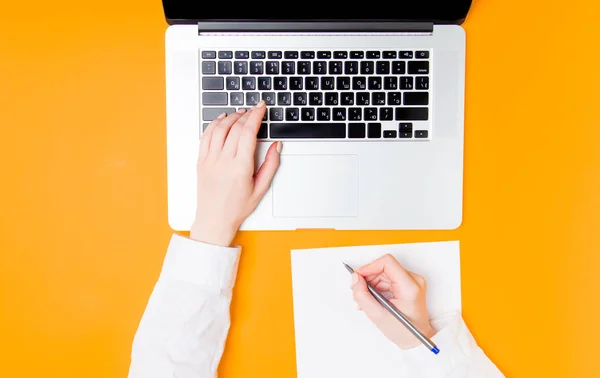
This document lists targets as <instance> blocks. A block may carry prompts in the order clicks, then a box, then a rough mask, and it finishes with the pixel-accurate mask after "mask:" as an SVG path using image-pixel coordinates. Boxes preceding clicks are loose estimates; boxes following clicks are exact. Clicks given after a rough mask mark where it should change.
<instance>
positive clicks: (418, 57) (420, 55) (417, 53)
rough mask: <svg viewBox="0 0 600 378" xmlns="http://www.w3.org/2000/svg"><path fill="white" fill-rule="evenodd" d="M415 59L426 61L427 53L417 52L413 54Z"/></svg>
mask: <svg viewBox="0 0 600 378" xmlns="http://www.w3.org/2000/svg"><path fill="white" fill-rule="evenodd" d="M415 58H416V59H428V58H429V51H417V52H416V53H415Z"/></svg>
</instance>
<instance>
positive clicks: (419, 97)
mask: <svg viewBox="0 0 600 378" xmlns="http://www.w3.org/2000/svg"><path fill="white" fill-rule="evenodd" d="M404 105H429V93H428V92H404Z"/></svg>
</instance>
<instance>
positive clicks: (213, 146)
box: [209, 109, 246, 152]
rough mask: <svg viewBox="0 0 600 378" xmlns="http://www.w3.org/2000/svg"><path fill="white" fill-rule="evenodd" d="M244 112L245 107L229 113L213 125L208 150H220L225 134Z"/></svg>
mask: <svg viewBox="0 0 600 378" xmlns="http://www.w3.org/2000/svg"><path fill="white" fill-rule="evenodd" d="M244 113H246V110H245V109H240V110H238V111H237V112H235V113H231V114H230V115H228V116H227V118H225V119H223V120H221V122H219V124H218V125H216V126H215V128H214V129H213V131H212V137H211V140H210V148H209V151H210V152H213V151H221V150H222V149H223V143H225V139H226V138H227V134H229V130H230V129H231V126H233V124H234V123H236V122H237V120H238V119H240V118H241V117H242V116H243V115H244Z"/></svg>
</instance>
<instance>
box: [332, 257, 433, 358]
mask: <svg viewBox="0 0 600 378" xmlns="http://www.w3.org/2000/svg"><path fill="white" fill-rule="evenodd" d="M344 265H345V264H344ZM347 268H349V267H347ZM368 285H370V286H371V287H372V288H373V289H374V290H376V291H377V292H378V293H380V294H381V295H382V296H383V297H385V299H387V302H388V303H390V304H392V307H394V308H396V309H397V310H399V312H400V313H401V315H402V316H403V317H404V318H405V319H406V320H408V322H409V323H410V324H411V325H412V326H413V327H414V328H416V329H417V330H418V332H419V333H420V334H421V335H422V336H423V337H424V338H425V339H426V340H427V341H428V342H429V343H431V344H430V345H428V344H427V343H426V342H424V340H423V339H422V338H421V339H420V338H419V337H418V336H415V334H414V332H411V329H410V327H407V326H406V325H403V324H401V322H402V321H401V320H400V319H399V318H398V316H397V315H394V313H393V310H390V309H387V308H386V307H385V304H383V305H382V304H381V303H380V302H379V301H378V300H377V299H376V297H375V296H373V294H372V293H371V292H370V291H369V287H368ZM352 291H353V294H354V300H355V301H356V303H357V304H358V306H359V309H361V310H362V311H364V312H365V313H366V315H367V316H368V318H369V319H370V320H371V321H372V322H373V323H375V325H376V326H377V328H379V330H380V331H381V332H382V333H383V334H384V335H385V336H386V337H387V338H388V339H390V340H391V341H392V342H394V343H395V344H396V345H398V347H400V348H402V349H410V348H413V347H416V346H418V345H420V344H422V343H423V344H425V345H426V346H427V347H428V349H430V350H431V351H432V352H434V353H436V352H437V351H439V350H438V349H437V347H435V344H433V343H432V342H431V340H430V339H431V337H433V335H435V333H436V332H435V330H434V329H433V328H432V327H431V324H429V314H428V313H427V306H426V282H425V279H424V278H423V277H421V276H420V275H418V274H416V273H413V272H410V271H408V270H406V269H404V267H402V265H400V263H399V262H398V261H397V260H396V259H395V258H394V257H393V256H391V255H385V256H383V257H380V258H379V259H377V260H375V261H373V262H371V263H370V264H367V265H365V266H363V267H361V268H358V269H356V271H355V272H354V273H353V274H352ZM412 331H414V330H412ZM434 348H435V349H434ZM436 354H437V353H436Z"/></svg>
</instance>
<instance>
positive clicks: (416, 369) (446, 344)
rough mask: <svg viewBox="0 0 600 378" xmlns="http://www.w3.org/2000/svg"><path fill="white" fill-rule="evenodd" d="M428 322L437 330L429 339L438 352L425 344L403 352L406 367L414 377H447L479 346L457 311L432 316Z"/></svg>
mask: <svg viewBox="0 0 600 378" xmlns="http://www.w3.org/2000/svg"><path fill="white" fill-rule="evenodd" d="M431 325H432V327H433V328H434V329H435V330H437V331H438V333H437V334H436V335H435V336H433V338H432V339H431V340H432V341H433V342H434V343H435V344H436V345H437V347H438V348H439V350H440V352H439V354H437V355H436V354H434V353H433V352H431V351H430V350H429V349H427V348H426V347H425V346H424V345H420V346H418V347H415V348H413V349H409V350H406V351H403V353H402V356H403V359H404V361H405V363H406V366H407V367H408V369H409V370H410V371H411V372H412V373H414V374H417V376H419V377H446V376H448V375H449V374H450V373H451V372H452V371H455V370H456V369H457V367H459V366H461V365H463V364H464V363H465V362H466V361H467V359H469V358H471V356H472V355H473V354H475V353H479V350H480V349H479V346H477V343H476V342H475V339H474V338H473V336H472V335H471V332H469V329H468V328H467V326H466V324H465V322H464V321H463V319H462V317H461V316H460V314H457V313H456V314H449V315H446V316H443V317H440V318H437V319H432V320H431Z"/></svg>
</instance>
